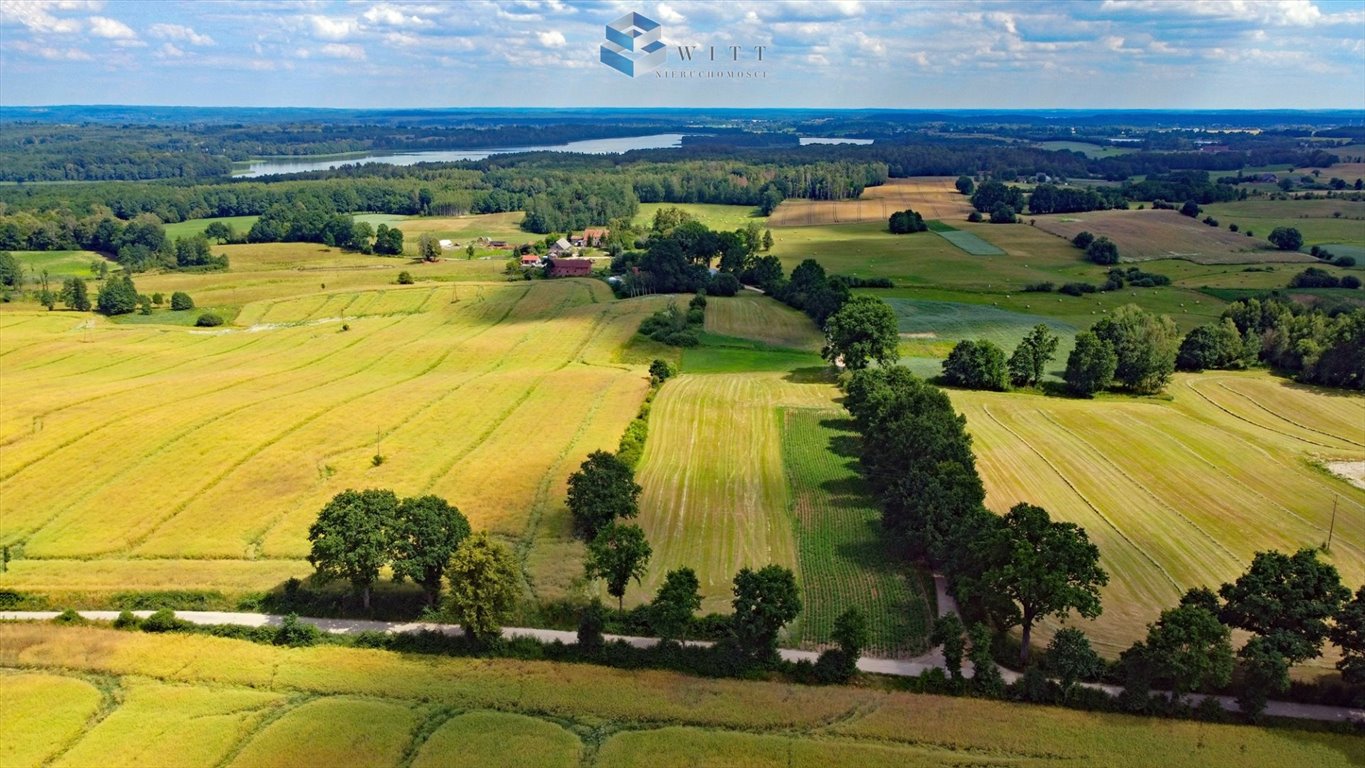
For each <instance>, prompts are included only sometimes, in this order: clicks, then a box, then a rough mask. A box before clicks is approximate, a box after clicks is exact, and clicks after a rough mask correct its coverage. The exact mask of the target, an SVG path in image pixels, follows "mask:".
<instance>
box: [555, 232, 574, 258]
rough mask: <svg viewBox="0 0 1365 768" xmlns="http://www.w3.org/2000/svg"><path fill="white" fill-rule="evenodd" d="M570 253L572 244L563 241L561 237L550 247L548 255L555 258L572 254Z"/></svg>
mask: <svg viewBox="0 0 1365 768" xmlns="http://www.w3.org/2000/svg"><path fill="white" fill-rule="evenodd" d="M572 252H573V243H571V242H569V241H568V240H565V239H564V238H562V237H561V238H559V239H558V240H556V241H554V244H553V245H551V246H550V255H551V256H557V255H559V254H561V253H572Z"/></svg>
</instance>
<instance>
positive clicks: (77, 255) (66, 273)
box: [10, 251, 119, 293]
mask: <svg viewBox="0 0 1365 768" xmlns="http://www.w3.org/2000/svg"><path fill="white" fill-rule="evenodd" d="M10 253H11V254H12V255H13V256H14V258H16V259H18V260H19V263H20V264H22V265H23V267H24V282H25V284H26V287H27V288H28V289H32V288H34V287H36V286H37V285H38V277H39V275H40V274H42V271H43V270H45V269H46V270H47V274H48V280H49V281H51V283H50V284H51V286H52V291H53V292H54V293H55V292H57V291H60V290H61V287H62V281H63V280H65V279H66V278H68V277H79V278H81V279H82V280H85V281H87V282H89V281H91V280H93V279H94V278H95V275H94V273H93V272H91V271H90V264H91V262H98V261H106V259H105V258H104V257H103V256H101V255H99V254H98V253H95V252H94V251H10ZM108 264H109V269H110V270H111V271H114V272H117V271H118V270H119V266H118V265H117V264H115V263H114V262H112V261H110V262H108Z"/></svg>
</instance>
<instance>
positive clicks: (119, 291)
mask: <svg viewBox="0 0 1365 768" xmlns="http://www.w3.org/2000/svg"><path fill="white" fill-rule="evenodd" d="M137 298H138V296H137V288H136V287H135V286H134V285H133V277H132V275H129V274H127V273H124V274H123V275H120V276H117V277H114V278H112V279H110V280H106V281H105V283H104V286H103V287H101V288H100V292H99V294H98V295H97V296H96V297H95V308H96V309H97V310H98V311H99V313H100V314H102V315H111V316H112V315H126V314H128V313H130V312H132V311H133V310H135V309H137Z"/></svg>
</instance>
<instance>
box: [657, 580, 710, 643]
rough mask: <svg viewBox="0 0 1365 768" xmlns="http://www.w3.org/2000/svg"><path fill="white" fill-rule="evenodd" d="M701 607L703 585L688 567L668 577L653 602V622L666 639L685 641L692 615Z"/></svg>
mask: <svg viewBox="0 0 1365 768" xmlns="http://www.w3.org/2000/svg"><path fill="white" fill-rule="evenodd" d="M700 608H701V584H700V582H698V581H697V574H696V572H695V571H693V570H692V569H691V568H688V567H686V566H684V567H682V568H678V569H677V570H673V571H669V572H668V573H667V574H666V575H665V576H664V583H663V584H662V585H660V587H659V593H658V594H657V595H655V596H654V601H653V602H652V603H650V604H649V623H650V626H652V627H653V628H654V632H655V633H656V634H658V635H659V637H661V638H663V639H665V640H679V639H684V640H685V639H686V638H687V627H688V625H690V624H691V623H692V615H693V614H695V613H696V612H697V611H698V610H699V609H700Z"/></svg>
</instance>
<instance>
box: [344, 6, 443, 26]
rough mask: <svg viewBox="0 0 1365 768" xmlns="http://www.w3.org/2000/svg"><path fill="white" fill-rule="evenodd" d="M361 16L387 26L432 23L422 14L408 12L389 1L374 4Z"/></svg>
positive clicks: (371, 21) (373, 22) (372, 22)
mask: <svg viewBox="0 0 1365 768" xmlns="http://www.w3.org/2000/svg"><path fill="white" fill-rule="evenodd" d="M361 18H363V19H365V21H368V22H369V23H371V24H376V25H380V26H386V27H425V26H430V25H431V24H432V22H430V21H427V20H426V19H423V18H422V17H420V16H417V15H409V14H406V13H404V12H403V10H402V9H401V8H398V7H395V6H392V5H389V4H388V3H380V4H379V5H375V6H372V7H371V8H370V9H369V10H368V11H365V13H363V14H361Z"/></svg>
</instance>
